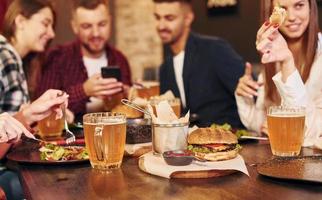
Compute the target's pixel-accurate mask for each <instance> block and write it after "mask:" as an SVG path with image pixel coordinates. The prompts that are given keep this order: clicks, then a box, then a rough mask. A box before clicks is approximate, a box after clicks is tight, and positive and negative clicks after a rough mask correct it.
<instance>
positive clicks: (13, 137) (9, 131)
mask: <svg viewBox="0 0 322 200" xmlns="http://www.w3.org/2000/svg"><path fill="white" fill-rule="evenodd" d="M21 134H25V135H26V136H27V137H29V138H34V136H33V134H31V133H30V132H29V131H28V130H27V129H26V128H25V127H24V126H23V125H22V124H21V123H20V122H19V121H18V120H16V119H15V118H13V117H12V116H10V115H9V114H8V113H2V114H0V143H4V142H16V141H18V140H19V139H20V137H21Z"/></svg>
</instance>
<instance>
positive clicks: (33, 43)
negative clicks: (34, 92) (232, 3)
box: [0, 0, 67, 199]
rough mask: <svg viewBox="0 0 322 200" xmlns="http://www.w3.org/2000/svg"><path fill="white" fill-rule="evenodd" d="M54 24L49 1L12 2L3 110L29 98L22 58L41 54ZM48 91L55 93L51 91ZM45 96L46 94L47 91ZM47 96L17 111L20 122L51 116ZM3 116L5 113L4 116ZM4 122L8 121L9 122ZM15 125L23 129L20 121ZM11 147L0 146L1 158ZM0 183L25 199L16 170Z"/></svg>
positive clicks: (0, 64)
mask: <svg viewBox="0 0 322 200" xmlns="http://www.w3.org/2000/svg"><path fill="white" fill-rule="evenodd" d="M53 23H54V11H53V8H52V5H51V4H50V2H49V1H46V0H13V1H12V3H11V4H10V5H9V8H8V10H7V12H6V15H5V18H4V22H3V26H2V32H1V35H0V113H3V112H8V113H9V114H13V113H16V112H17V111H18V110H19V109H20V106H21V105H22V104H25V103H27V102H28V101H29V94H28V88H27V82H26V76H25V73H24V71H23V66H22V59H23V58H24V57H26V56H27V55H28V54H29V53H31V52H36V53H38V52H42V51H44V50H45V47H46V45H47V43H48V41H49V40H50V39H52V38H53V37H54V36H55V34H54V31H53ZM57 92H58V91H55V92H54V93H55V94H54V96H51V95H52V94H50V95H49V96H51V98H53V99H56V98H57ZM49 93H53V92H52V91H49ZM44 95H45V97H46V95H48V94H46V93H45V94H44ZM44 99H46V98H42V97H41V98H39V99H38V100H37V101H36V102H35V104H31V105H30V106H27V107H25V108H23V109H22V110H21V111H20V112H19V113H17V118H18V119H19V116H20V121H21V122H25V123H26V124H30V123H32V122H35V121H38V120H41V119H42V118H44V117H46V116H48V115H49V114H50V113H51V112H52V107H49V108H48V107H47V109H44V107H43V106H45V107H46V106H48V102H47V100H48V99H47V100H44ZM58 99H59V98H58ZM63 99H64V100H62V99H60V100H57V101H56V104H55V105H59V104H61V103H62V102H64V101H66V99H67V97H66V96H64V97H63ZM46 102H47V103H46ZM37 104H38V105H37ZM33 105H37V106H33ZM41 109H44V110H42V111H41V113H40V114H41V115H39V113H38V114H37V112H38V111H40V110H41ZM37 110H38V111H37ZM34 111H35V112H34ZM43 112H44V113H43ZM28 113H29V114H28ZM31 113H33V114H31ZM30 114H31V115H30ZM28 116H29V117H28ZM3 117H6V115H5V116H2V119H3ZM30 117H31V118H30ZM6 118H7V117H6ZM5 122H6V124H8V121H5ZM10 122H12V119H11V120H10ZM14 127H15V128H16V129H19V127H20V128H22V127H21V126H18V125H17V123H16V124H15V125H14ZM2 128H5V130H3V131H6V132H5V135H4V136H3V137H6V136H7V137H10V139H11V138H18V137H19V134H21V133H18V134H17V132H16V131H20V130H16V131H13V130H10V128H13V127H12V126H10V128H9V126H8V125H5V126H2ZM24 131H25V130H24ZM9 147H10V144H7V143H3V144H1V145H0V158H2V157H3V156H4V155H5V153H6V152H7V150H8V149H9ZM0 165H1V164H0ZM0 186H1V187H2V188H3V189H4V190H5V192H6V195H7V199H23V196H22V192H21V187H20V184H19V180H18V178H17V176H16V175H15V174H14V173H13V172H11V171H9V170H0Z"/></svg>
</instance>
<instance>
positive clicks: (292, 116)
mask: <svg viewBox="0 0 322 200" xmlns="http://www.w3.org/2000/svg"><path fill="white" fill-rule="evenodd" d="M267 125H268V133H269V141H270V145H271V150H272V153H273V155H276V156H297V155H299V154H300V151H301V146H302V143H303V140H304V126H305V108H304V107H297V106H271V107H269V109H268V113H267Z"/></svg>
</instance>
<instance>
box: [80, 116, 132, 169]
mask: <svg viewBox="0 0 322 200" xmlns="http://www.w3.org/2000/svg"><path fill="white" fill-rule="evenodd" d="M83 126H84V136H85V145H86V149H87V151H88V154H89V160H90V163H91V165H92V167H93V168H94V169H100V170H110V169H118V168H120V166H121V163H122V159H123V154H124V146H125V137H126V116H125V115H124V114H120V113H110V112H106V113H89V114H86V115H84V116H83Z"/></svg>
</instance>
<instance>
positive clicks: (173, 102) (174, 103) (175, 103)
mask: <svg viewBox="0 0 322 200" xmlns="http://www.w3.org/2000/svg"><path fill="white" fill-rule="evenodd" d="M161 101H168V103H169V105H170V106H171V108H172V110H173V112H174V114H176V115H177V117H178V118H180V116H181V100H180V98H175V99H168V100H164V99H158V98H151V99H150V101H149V104H150V105H151V106H152V108H153V113H154V115H156V113H157V112H156V108H155V107H156V105H157V104H158V103H160V102H161Z"/></svg>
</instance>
